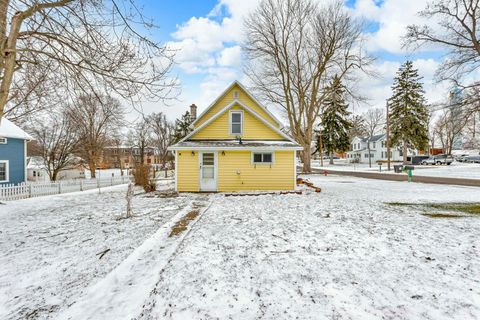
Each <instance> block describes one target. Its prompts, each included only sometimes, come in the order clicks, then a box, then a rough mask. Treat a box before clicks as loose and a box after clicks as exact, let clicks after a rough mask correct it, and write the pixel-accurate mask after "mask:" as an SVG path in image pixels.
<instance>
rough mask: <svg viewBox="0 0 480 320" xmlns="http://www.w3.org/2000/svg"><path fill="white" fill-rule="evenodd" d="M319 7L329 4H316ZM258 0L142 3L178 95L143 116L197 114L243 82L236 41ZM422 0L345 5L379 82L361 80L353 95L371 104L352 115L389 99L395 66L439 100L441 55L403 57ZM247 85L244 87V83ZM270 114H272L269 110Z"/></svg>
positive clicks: (350, 0) (359, 0)
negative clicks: (172, 59)
mask: <svg viewBox="0 0 480 320" xmlns="http://www.w3.org/2000/svg"><path fill="white" fill-rule="evenodd" d="M317 1H319V2H320V3H321V2H323V1H328V0H317ZM258 2H259V1H258V0H240V1H239V0H202V1H186V0H177V1H175V0H158V1H152V0H143V9H144V12H145V14H146V15H147V16H148V17H150V18H152V19H153V21H154V23H155V24H156V25H157V26H158V27H159V28H158V29H155V30H154V31H153V32H152V34H151V37H153V38H154V39H155V40H158V41H161V42H165V43H167V44H168V46H169V47H170V48H173V49H174V50H176V62H177V64H176V66H175V68H174V70H173V74H174V75H176V76H178V78H179V80H180V83H181V87H182V92H181V94H180V96H179V97H178V101H175V102H173V103H170V105H169V106H164V105H162V104H161V103H155V104H153V103H145V105H144V111H145V112H146V113H148V112H152V111H157V112H158V111H163V112H165V113H166V114H167V115H168V116H169V117H170V118H171V119H174V118H175V117H178V116H179V115H181V114H182V113H183V112H184V111H185V110H186V109H187V107H188V106H189V105H190V104H192V103H195V104H197V105H198V106H199V109H200V111H202V110H203V109H204V108H206V107H207V106H208V105H209V104H210V103H211V102H212V101H213V99H215V98H216V96H217V95H218V94H219V93H221V92H222V90H223V89H224V88H225V87H226V86H227V85H228V84H229V83H231V82H232V81H233V80H235V79H236V80H240V81H242V82H246V81H247V80H246V77H245V76H244V74H243V73H242V70H241V63H242V57H241V50H240V41H241V39H242V23H243V18H244V17H245V16H246V15H247V14H248V12H250V11H251V10H252V9H254V8H255V7H256V5H257V4H258ZM426 2H427V0H347V1H346V2H345V6H346V8H347V9H348V10H350V11H351V14H352V15H353V16H355V17H356V18H359V19H363V20H364V21H365V22H366V27H365V30H364V31H365V37H366V39H367V40H366V44H367V45H366V48H367V49H368V51H369V53H370V54H372V55H374V56H376V57H378V60H377V62H376V63H375V66H374V67H375V70H377V71H378V72H379V74H380V78H376V79H371V78H366V77H365V78H362V79H361V81H360V82H359V85H358V88H356V90H358V91H359V92H360V93H361V94H362V95H365V96H367V97H368V98H369V99H370V100H369V101H368V103H367V104H364V105H362V106H360V107H357V109H356V110H353V111H354V112H355V113H361V112H363V111H365V110H366V109H367V108H371V107H383V106H384V103H385V99H386V98H387V97H388V96H389V94H390V86H391V83H392V78H393V76H394V74H395V72H396V71H397V69H398V67H399V66H400V64H401V63H402V62H403V61H405V60H406V59H411V60H413V61H414V64H415V65H416V67H417V68H419V69H420V70H419V71H420V74H421V75H422V76H423V77H424V85H425V89H426V93H427V98H428V99H429V100H430V101H431V102H434V101H439V100H441V99H443V98H444V97H445V96H446V94H447V91H448V84H445V83H442V84H436V83H435V81H434V80H433V78H434V72H435V70H436V69H437V67H438V65H439V63H440V62H441V59H442V52H440V51H434V50H430V51H422V52H407V51H405V50H403V49H402V48H401V45H400V41H401V39H400V37H401V36H402V35H403V34H404V32H405V27H406V25H408V24H411V23H425V21H422V20H421V18H420V17H419V16H418V15H417V14H416V13H417V12H418V11H419V10H421V9H423V8H424V7H425V5H426ZM246 84H247V86H248V83H246ZM272 111H273V112H275V110H272Z"/></svg>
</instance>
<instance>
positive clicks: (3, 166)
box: [0, 160, 8, 182]
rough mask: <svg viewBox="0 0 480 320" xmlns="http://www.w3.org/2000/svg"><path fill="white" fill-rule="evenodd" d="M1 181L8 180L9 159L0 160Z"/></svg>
mask: <svg viewBox="0 0 480 320" xmlns="http://www.w3.org/2000/svg"><path fill="white" fill-rule="evenodd" d="M0 182H8V161H6V160H0Z"/></svg>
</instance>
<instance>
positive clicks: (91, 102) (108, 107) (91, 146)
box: [66, 94, 124, 178]
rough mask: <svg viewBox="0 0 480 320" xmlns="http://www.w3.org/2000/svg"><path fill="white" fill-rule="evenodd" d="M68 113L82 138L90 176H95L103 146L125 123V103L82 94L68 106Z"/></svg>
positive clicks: (80, 152)
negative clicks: (123, 105) (123, 104)
mask: <svg viewBox="0 0 480 320" xmlns="http://www.w3.org/2000/svg"><path fill="white" fill-rule="evenodd" d="M66 114H67V116H68V117H69V118H70V121H71V123H72V124H73V128H72V129H73V130H74V131H75V132H76V134H77V136H78V138H79V143H78V152H79V154H80V155H81V157H82V158H83V159H85V161H86V162H87V163H88V168H89V170H90V174H91V177H92V178H95V170H96V168H97V165H98V162H99V159H100V157H101V156H102V152H103V149H104V148H105V147H106V146H107V144H108V143H109V140H110V139H111V138H113V136H114V133H115V132H116V131H117V130H118V129H119V128H120V127H121V126H122V125H123V124H124V123H123V117H124V110H123V107H122V105H121V104H120V102H119V101H118V100H117V99H115V98H112V97H109V96H97V95H93V94H91V95H84V96H80V97H79V98H78V100H77V102H76V103H73V104H72V105H70V106H69V107H68V108H67V110H66Z"/></svg>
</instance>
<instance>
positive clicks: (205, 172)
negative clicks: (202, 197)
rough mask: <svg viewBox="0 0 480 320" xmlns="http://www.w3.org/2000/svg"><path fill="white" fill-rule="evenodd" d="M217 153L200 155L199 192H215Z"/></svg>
mask: <svg viewBox="0 0 480 320" xmlns="http://www.w3.org/2000/svg"><path fill="white" fill-rule="evenodd" d="M216 166H217V153H216V152H201V153H200V191H217V168H216Z"/></svg>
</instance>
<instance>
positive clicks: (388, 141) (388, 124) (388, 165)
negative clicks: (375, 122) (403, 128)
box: [387, 102, 390, 171]
mask: <svg viewBox="0 0 480 320" xmlns="http://www.w3.org/2000/svg"><path fill="white" fill-rule="evenodd" d="M389 109H390V106H389V104H388V102H387V171H390V114H389Z"/></svg>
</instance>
